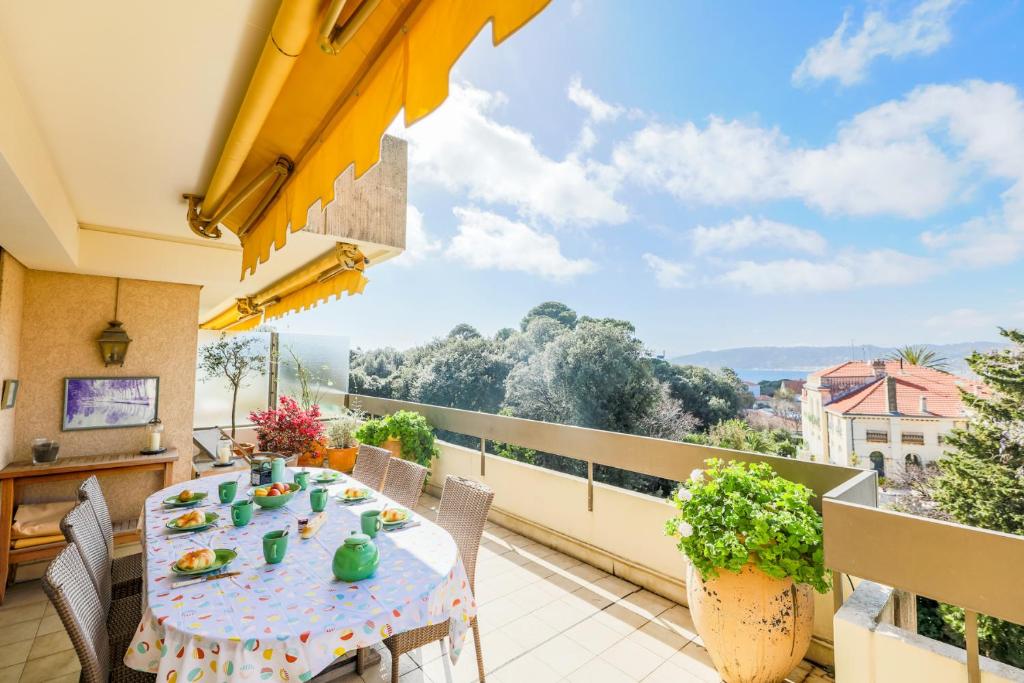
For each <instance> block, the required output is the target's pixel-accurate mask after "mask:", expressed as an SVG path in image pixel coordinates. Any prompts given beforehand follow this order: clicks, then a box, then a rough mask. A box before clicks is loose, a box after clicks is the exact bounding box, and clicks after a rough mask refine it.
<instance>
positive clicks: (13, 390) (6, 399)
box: [0, 379, 18, 410]
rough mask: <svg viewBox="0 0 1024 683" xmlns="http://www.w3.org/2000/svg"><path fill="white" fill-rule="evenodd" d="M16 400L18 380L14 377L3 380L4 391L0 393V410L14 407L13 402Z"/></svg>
mask: <svg viewBox="0 0 1024 683" xmlns="http://www.w3.org/2000/svg"><path fill="white" fill-rule="evenodd" d="M17 400H18V380H16V379H5V380H4V392H3V394H2V395H0V410H7V409H8V408H13V407H14V402H15V401H17Z"/></svg>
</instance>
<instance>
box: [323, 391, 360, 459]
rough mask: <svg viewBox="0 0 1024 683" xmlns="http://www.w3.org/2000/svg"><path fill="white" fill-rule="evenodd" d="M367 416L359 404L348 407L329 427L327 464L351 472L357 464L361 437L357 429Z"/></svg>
mask: <svg viewBox="0 0 1024 683" xmlns="http://www.w3.org/2000/svg"><path fill="white" fill-rule="evenodd" d="M364 418H365V415H364V413H363V412H362V411H361V410H359V406H358V404H353V406H352V407H351V408H346V409H345V410H344V411H343V412H342V413H341V415H339V416H338V417H337V418H335V419H334V420H333V421H332V422H331V423H330V425H329V426H328V427H327V444H328V446H327V464H328V467H330V468H331V469H335V470H338V471H340V472H351V471H352V468H353V467H355V464H356V454H357V453H358V451H359V439H357V438H356V431H357V430H358V429H359V425H360V423H362V421H363V419H364Z"/></svg>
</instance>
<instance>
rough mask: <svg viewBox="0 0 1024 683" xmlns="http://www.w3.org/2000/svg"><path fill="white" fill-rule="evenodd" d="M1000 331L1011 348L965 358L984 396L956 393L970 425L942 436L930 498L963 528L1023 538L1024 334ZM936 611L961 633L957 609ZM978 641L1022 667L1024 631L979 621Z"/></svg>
mask: <svg viewBox="0 0 1024 683" xmlns="http://www.w3.org/2000/svg"><path fill="white" fill-rule="evenodd" d="M1000 333H1001V334H1002V335H1003V336H1004V337H1005V338H1006V339H1007V340H1008V341H1009V342H1010V343H1011V344H1012V346H1011V347H1010V348H1008V349H1002V350H998V351H990V352H987V353H973V354H971V355H970V356H969V357H968V358H967V364H968V366H970V368H971V370H973V371H974V372H975V373H976V374H977V375H978V377H980V378H981V380H982V381H983V382H984V383H985V384H986V385H987V387H988V390H989V391H988V392H984V393H978V394H975V393H971V392H968V391H963V390H961V398H962V401H963V403H964V405H965V406H966V407H967V410H968V414H969V416H970V419H969V420H968V422H967V425H966V426H965V427H963V428H959V429H954V430H953V431H952V432H950V433H949V434H948V435H947V436H946V444H947V446H948V448H949V451H948V452H947V453H946V456H945V457H944V458H942V459H941V460H940V461H939V471H940V474H939V476H938V477H937V478H936V479H935V485H934V496H935V500H936V502H937V503H938V505H939V507H940V508H942V510H943V511H945V512H946V513H948V514H949V515H950V516H951V517H953V519H955V520H956V521H958V522H960V523H961V524H967V525H970V526H977V527H982V528H985V529H992V530H995V531H1002V532H1004V533H1009V534H1017V535H1024V332H1021V331H1019V330H1004V329H1001V330H1000ZM940 609H941V612H942V616H943V618H944V619H945V620H946V623H947V624H948V625H950V626H951V627H952V628H953V629H954V630H956V631H957V632H958V633H960V634H962V633H963V610H960V609H958V608H956V607H952V606H949V605H943V606H942V607H941V608H940ZM978 639H979V642H980V645H981V650H982V652H983V653H984V654H986V655H987V656H989V657H992V658H994V659H999V660H1001V661H1003V662H1006V663H1008V664H1011V665H1013V666H1016V667H1024V626H1021V625H1018V624H1011V623H1009V622H1005V621H1001V620H999V619H993V618H991V617H988V616H985V615H980V616H979V617H978Z"/></svg>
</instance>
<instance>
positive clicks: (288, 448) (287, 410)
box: [249, 396, 325, 467]
mask: <svg viewBox="0 0 1024 683" xmlns="http://www.w3.org/2000/svg"><path fill="white" fill-rule="evenodd" d="M278 406H279V407H277V408H270V409H267V410H254V411H253V412H251V413H249V419H250V420H251V421H252V423H253V425H255V427H256V440H257V442H258V443H259V449H260V450H261V451H267V452H271V453H281V454H283V455H297V456H298V462H299V465H301V466H303V467H319V466H320V465H321V464H322V463H323V457H324V450H325V448H324V423H323V422H321V421H320V406H317V405H314V406H310V408H309V409H308V410H303V409H302V408H301V407H300V406H299V404H298V403H297V402H296V401H295V399H293V398H292V397H290V396H282V397H281V398H280V400H279V402H278Z"/></svg>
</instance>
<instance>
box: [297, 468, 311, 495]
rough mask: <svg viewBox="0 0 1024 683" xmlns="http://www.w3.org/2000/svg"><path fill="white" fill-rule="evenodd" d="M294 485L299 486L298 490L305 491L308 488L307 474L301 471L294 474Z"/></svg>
mask: <svg viewBox="0 0 1024 683" xmlns="http://www.w3.org/2000/svg"><path fill="white" fill-rule="evenodd" d="M295 483H296V484H298V485H299V488H300V489H302V490H303V491H305V490H306V489H308V488H309V472H307V471H306V470H301V471H299V472H296V473H295Z"/></svg>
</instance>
